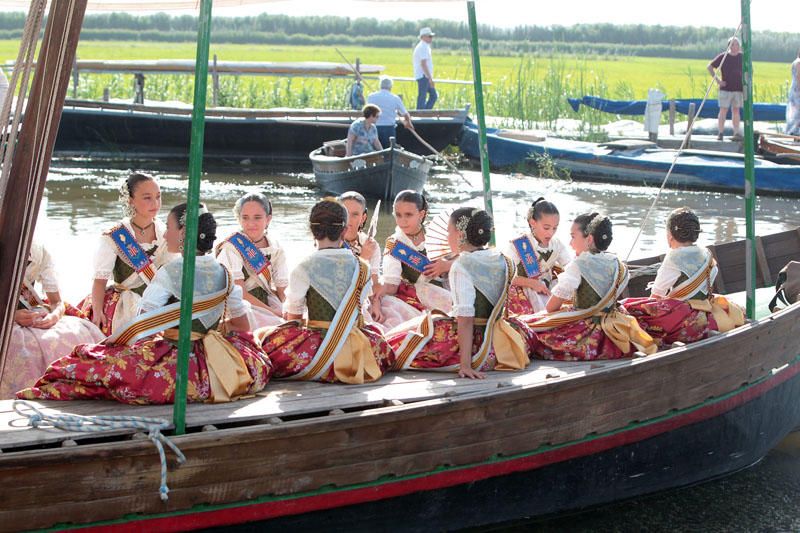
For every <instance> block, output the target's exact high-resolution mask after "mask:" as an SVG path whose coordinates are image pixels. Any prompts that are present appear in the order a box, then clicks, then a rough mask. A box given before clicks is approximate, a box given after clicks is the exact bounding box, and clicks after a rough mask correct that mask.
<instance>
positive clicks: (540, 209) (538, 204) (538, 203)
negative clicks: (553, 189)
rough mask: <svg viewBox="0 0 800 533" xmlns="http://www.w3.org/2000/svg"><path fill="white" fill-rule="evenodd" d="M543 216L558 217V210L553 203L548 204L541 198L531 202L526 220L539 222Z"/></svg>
mask: <svg viewBox="0 0 800 533" xmlns="http://www.w3.org/2000/svg"><path fill="white" fill-rule="evenodd" d="M545 215H558V209H557V208H556V206H555V204H554V203H553V202H548V201H547V200H545V199H544V197H543V196H540V197H539V198H537V199H536V200H534V201H533V203H532V204H531V206H530V207H529V208H528V217H527V219H528V220H541V219H542V217H543V216H545Z"/></svg>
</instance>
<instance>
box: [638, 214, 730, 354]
mask: <svg viewBox="0 0 800 533" xmlns="http://www.w3.org/2000/svg"><path fill="white" fill-rule="evenodd" d="M699 235H700V220H699V219H698V218H697V215H695V214H694V213H693V212H692V211H691V210H690V209H688V208H685V207H684V208H681V209H676V210H675V211H673V212H672V213H670V214H669V216H668V217H667V244H668V245H669V248H670V249H669V251H668V252H667V255H666V256H664V260H663V261H662V262H661V266H660V267H659V268H658V273H657V274H656V279H655V281H653V284H652V287H651V289H650V292H651V295H652V297H651V298H628V299H626V300H623V301H622V307H623V309H625V311H626V312H628V313H630V314H631V315H633V316H634V317H636V319H637V320H638V321H639V324H640V325H641V326H642V328H644V330H645V331H647V333H649V334H650V336H652V337H653V338H654V339H655V340H656V341H657V342H658V343H659V345H661V344H672V343H674V342H676V341H680V342H693V341H697V340H700V339H704V338H706V336H707V335H708V332H709V330H716V331H729V330H731V329H733V328H734V327H736V326H740V325H742V324H743V323H744V313H743V312H742V310H741V308H740V307H739V306H737V305H736V304H734V303H732V302H728V300H727V299H726V298H724V297H722V296H716V295H714V294H712V292H711V287H712V285H713V284H714V278H716V276H717V265H716V263H715V261H714V258H713V257H712V256H711V252H709V251H708V250H707V249H706V248H700V247H699V246H697V245H696V244H695V242H696V241H697V238H698V236H699Z"/></svg>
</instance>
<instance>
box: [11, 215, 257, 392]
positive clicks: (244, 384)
mask: <svg viewBox="0 0 800 533" xmlns="http://www.w3.org/2000/svg"><path fill="white" fill-rule="evenodd" d="M200 213H201V214H200V217H199V219H198V224H197V231H198V238H197V254H198V255H197V258H196V261H195V279H194V297H193V304H192V323H191V327H192V332H191V339H192V345H191V349H190V353H189V372H188V387H187V397H188V400H189V401H192V402H204V401H210V402H224V401H230V400H232V399H236V398H237V397H239V396H242V395H248V394H254V393H256V392H258V391H260V390H261V389H263V388H264V386H265V385H266V384H267V382H268V381H269V377H270V374H271V372H272V366H271V364H270V361H269V358H268V357H266V355H265V354H264V352H263V351H262V350H261V347H260V346H259V345H258V344H256V343H255V342H254V341H253V335H252V334H251V333H250V332H249V331H248V330H249V329H250V324H249V323H248V321H247V314H246V312H247V311H246V308H245V306H244V304H243V303H242V288H241V287H239V286H238V285H236V284H235V283H234V282H233V278H232V276H231V274H230V272H229V271H228V269H226V268H225V267H224V266H222V265H221V264H219V263H218V262H217V261H216V259H215V258H214V256H213V255H207V254H208V252H210V251H211V250H212V248H213V246H214V239H215V238H216V228H217V223H216V221H215V220H214V217H213V216H212V215H211V213H208V212H207V211H206V210H205V208H204V207H201V210H200ZM185 223H186V204H181V205H178V206H176V207H174V208H173V209H172V211H170V212H169V215H168V217H167V229H166V232H165V234H164V238H165V241H166V246H167V247H168V248H169V250H170V251H171V252H181V251H182V250H183V239H184V236H185V227H184V226H185ZM182 271H183V257H178V258H176V259H175V260H174V261H171V262H170V263H168V264H167V265H165V266H164V267H162V268H160V269H159V271H158V273H157V274H156V276H155V278H153V281H152V283H150V285H149V286H148V287H147V289H146V290H145V291H144V294H143V295H142V298H141V301H140V302H139V310H140V311H141V312H142V314H141V315H139V316H138V317H137V320H135V321H134V322H132V323H131V324H130V325H129V326H127V327H125V328H123V329H121V330H120V331H119V332H117V333H115V334H114V335H113V336H112V337H110V338H109V339H107V340H106V341H105V342H104V343H103V344H82V345H79V346H77V347H75V349H74V350H73V352H72V353H71V354H70V355H67V356H66V357H62V358H61V359H59V360H57V361H55V362H54V363H52V364H51V365H50V367H49V368H48V369H47V371H46V372H45V374H44V376H42V377H41V378H40V379H39V381H37V382H36V385H34V386H33V387H32V388H30V389H25V390H23V391H21V392H20V393H19V394H18V397H20V398H27V399H48V400H75V399H113V400H117V401H120V402H123V403H129V404H162V403H172V402H173V401H174V398H175V378H176V368H177V361H178V342H177V339H178V328H177V326H178V323H179V321H180V296H181V281H182ZM226 308H227V316H229V317H230V319H229V320H228V321H227V322H225V326H226V329H227V331H228V332H229V333H225V334H222V333H220V332H219V331H218V330H217V326H218V325H219V324H220V321H221V320H222V319H223V315H225V313H226Z"/></svg>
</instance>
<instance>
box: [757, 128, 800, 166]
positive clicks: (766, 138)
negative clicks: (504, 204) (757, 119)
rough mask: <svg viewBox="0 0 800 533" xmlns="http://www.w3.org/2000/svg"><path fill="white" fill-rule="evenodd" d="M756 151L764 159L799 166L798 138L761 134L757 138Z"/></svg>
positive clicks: (799, 148) (799, 143)
mask: <svg viewBox="0 0 800 533" xmlns="http://www.w3.org/2000/svg"><path fill="white" fill-rule="evenodd" d="M758 151H759V153H761V155H763V156H764V157H765V158H766V159H771V160H773V161H776V162H778V163H784V164H790V165H800V137H796V136H792V135H774V134H767V133H762V134H761V135H759V136H758Z"/></svg>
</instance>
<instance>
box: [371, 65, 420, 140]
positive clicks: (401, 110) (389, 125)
mask: <svg viewBox="0 0 800 533" xmlns="http://www.w3.org/2000/svg"><path fill="white" fill-rule="evenodd" d="M392 85H394V82H393V81H392V78H389V77H386V76H384V77H382V78H381V90H380V91H377V92H374V93H372V94H370V95H369V97H367V102H368V103H370V104H375V105H376V106H378V107H380V108H381V114H380V115H379V116H378V121H377V122H376V123H375V126H376V127H377V128H378V139H379V140H380V141H381V146H383V147H384V148H388V147H389V138H390V137H394V138H397V126H396V119H397V115H400V116H401V117H403V119H404V120H405V126H406V128H408V129H412V130H413V129H414V125H413V124H412V123H411V115H410V114H409V113H408V111H407V110H406V106H404V105H403V100H401V99H400V97H399V96H397V95H396V94H393V93H392Z"/></svg>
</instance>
